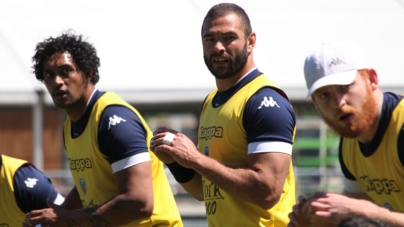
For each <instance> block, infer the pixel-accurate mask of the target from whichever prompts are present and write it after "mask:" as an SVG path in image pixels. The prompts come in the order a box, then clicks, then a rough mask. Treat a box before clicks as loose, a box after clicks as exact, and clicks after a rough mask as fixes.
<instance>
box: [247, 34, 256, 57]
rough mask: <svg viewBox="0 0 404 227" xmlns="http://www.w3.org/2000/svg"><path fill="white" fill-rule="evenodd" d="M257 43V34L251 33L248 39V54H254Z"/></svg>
mask: <svg viewBox="0 0 404 227" xmlns="http://www.w3.org/2000/svg"><path fill="white" fill-rule="evenodd" d="M256 41H257V36H256V34H255V32H251V34H250V35H249V36H248V38H247V51H248V53H251V52H252V50H253V49H254V47H255V43H256Z"/></svg>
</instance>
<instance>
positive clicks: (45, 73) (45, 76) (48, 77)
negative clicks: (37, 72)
mask: <svg viewBox="0 0 404 227" xmlns="http://www.w3.org/2000/svg"><path fill="white" fill-rule="evenodd" d="M51 77H52V74H51V73H50V72H49V71H45V72H43V79H44V80H49V79H50V78H51Z"/></svg>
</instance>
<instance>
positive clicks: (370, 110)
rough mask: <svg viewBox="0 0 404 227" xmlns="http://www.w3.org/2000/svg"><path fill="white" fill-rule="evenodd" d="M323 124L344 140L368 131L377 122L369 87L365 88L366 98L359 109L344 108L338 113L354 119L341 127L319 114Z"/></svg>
mask: <svg viewBox="0 0 404 227" xmlns="http://www.w3.org/2000/svg"><path fill="white" fill-rule="evenodd" d="M320 114H321V115H322V117H323V119H324V122H325V123H326V124H327V125H328V126H329V127H330V128H331V129H332V130H334V131H335V132H336V133H338V134H339V135H341V136H342V137H346V138H357V137H358V136H360V135H361V134H362V133H363V132H365V131H367V130H369V128H370V126H371V125H373V123H374V122H375V121H376V120H377V117H376V114H377V113H376V101H375V99H374V97H373V95H372V92H371V90H370V87H368V86H367V87H366V97H365V100H363V104H362V106H361V107H360V108H353V107H345V108H342V109H340V110H339V111H338V113H337V116H341V114H352V115H354V116H355V118H354V119H353V120H352V121H351V122H349V123H348V124H344V125H341V124H340V123H339V121H337V120H335V118H334V119H331V118H327V117H325V116H324V115H323V114H322V113H321V112H320Z"/></svg>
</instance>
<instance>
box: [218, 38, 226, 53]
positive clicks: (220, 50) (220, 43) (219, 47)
mask: <svg viewBox="0 0 404 227" xmlns="http://www.w3.org/2000/svg"><path fill="white" fill-rule="evenodd" d="M225 50H226V48H225V47H224V45H223V42H222V41H221V40H218V41H217V42H216V43H215V51H216V52H218V53H221V52H224V51H225Z"/></svg>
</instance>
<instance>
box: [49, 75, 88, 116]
mask: <svg viewBox="0 0 404 227" xmlns="http://www.w3.org/2000/svg"><path fill="white" fill-rule="evenodd" d="M82 86H83V87H82V88H81V93H80V94H79V95H78V96H77V97H74V96H72V95H71V93H70V92H69V91H67V96H68V100H67V101H66V102H60V103H57V102H56V101H55V100H53V103H54V104H55V106H56V107H58V108H60V109H63V110H67V109H73V108H74V107H75V106H76V105H77V103H79V102H80V100H82V98H83V95H84V91H85V90H86V89H87V88H88V84H87V83H86V82H85V81H83V84H82Z"/></svg>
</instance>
